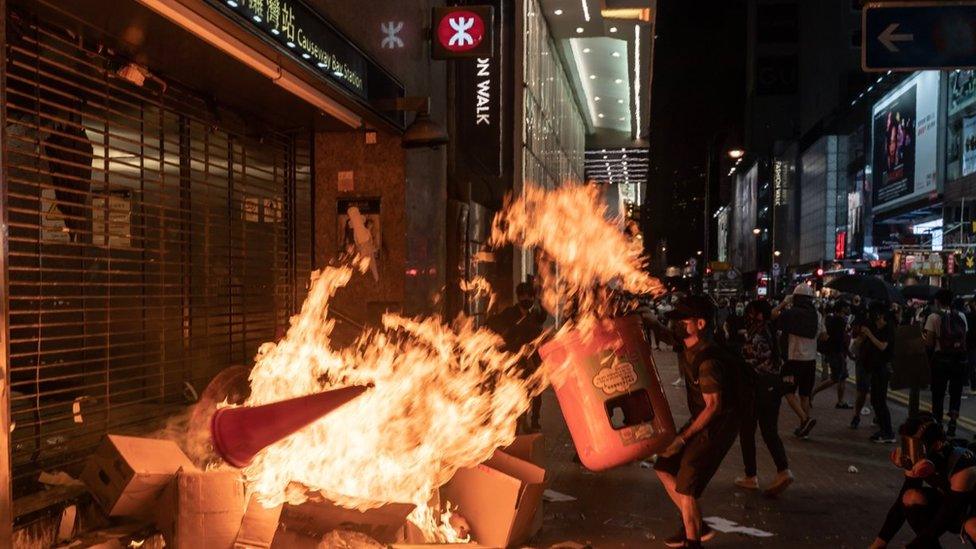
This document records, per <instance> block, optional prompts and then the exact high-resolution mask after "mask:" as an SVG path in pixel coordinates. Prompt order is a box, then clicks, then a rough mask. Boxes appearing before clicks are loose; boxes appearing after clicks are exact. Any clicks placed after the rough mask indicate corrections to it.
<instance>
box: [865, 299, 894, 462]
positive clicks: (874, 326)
mask: <svg viewBox="0 0 976 549" xmlns="http://www.w3.org/2000/svg"><path fill="white" fill-rule="evenodd" d="M890 320H891V319H890V312H889V307H888V306H887V304H885V303H880V302H878V303H872V304H871V307H870V308H869V309H868V322H867V324H865V325H864V326H861V336H862V337H863V338H864V339H863V340H862V342H861V346H862V351H861V352H862V353H863V356H864V370H865V371H866V372H867V375H868V378H869V379H870V385H871V407H872V408H874V415H875V417H876V418H877V420H878V432H876V433H874V434H873V435H871V441H872V442H877V443H885V444H887V443H892V442H894V441H895V432H894V430H893V429H892V427H891V412H890V411H889V410H888V382H889V381H890V380H891V350H892V347H893V345H892V339H893V335H894V329H893V326H892V325H891V321H890Z"/></svg>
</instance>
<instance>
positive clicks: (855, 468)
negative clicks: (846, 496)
mask: <svg viewBox="0 0 976 549" xmlns="http://www.w3.org/2000/svg"><path fill="white" fill-rule="evenodd" d="M847 472H848V473H851V474H857V473H858V470H857V467H855V466H853V465H851V466H850V467H848V468H847Z"/></svg>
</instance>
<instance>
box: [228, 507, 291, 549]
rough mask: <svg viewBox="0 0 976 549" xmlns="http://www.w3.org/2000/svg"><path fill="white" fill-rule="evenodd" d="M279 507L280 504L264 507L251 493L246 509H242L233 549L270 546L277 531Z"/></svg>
mask: <svg viewBox="0 0 976 549" xmlns="http://www.w3.org/2000/svg"><path fill="white" fill-rule="evenodd" d="M281 508H282V506H281V505H279V506H277V507H271V508H268V507H265V506H264V505H262V504H261V503H260V502H259V501H258V499H257V498H256V497H254V496H253V495H251V497H249V498H248V502H247V509H246V510H245V511H244V519H243V520H242V521H241V528H240V530H238V532H237V539H235V540H234V549H245V548H250V547H257V548H260V549H267V548H269V547H271V544H272V542H274V537H275V533H276V532H277V531H278V521H279V520H280V519H281Z"/></svg>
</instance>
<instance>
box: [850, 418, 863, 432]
mask: <svg viewBox="0 0 976 549" xmlns="http://www.w3.org/2000/svg"><path fill="white" fill-rule="evenodd" d="M860 426H861V416H854V417H853V418H851V429H857V428H858V427H860Z"/></svg>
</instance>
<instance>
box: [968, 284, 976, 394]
mask: <svg viewBox="0 0 976 549" xmlns="http://www.w3.org/2000/svg"><path fill="white" fill-rule="evenodd" d="M966 325H967V326H973V327H974V329H972V330H966V366H967V367H968V368H969V394H970V395H976V299H970V300H969V301H967V302H966Z"/></svg>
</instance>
